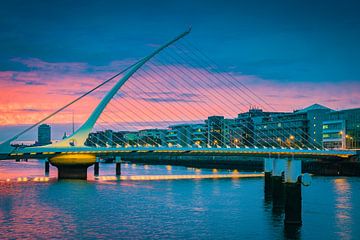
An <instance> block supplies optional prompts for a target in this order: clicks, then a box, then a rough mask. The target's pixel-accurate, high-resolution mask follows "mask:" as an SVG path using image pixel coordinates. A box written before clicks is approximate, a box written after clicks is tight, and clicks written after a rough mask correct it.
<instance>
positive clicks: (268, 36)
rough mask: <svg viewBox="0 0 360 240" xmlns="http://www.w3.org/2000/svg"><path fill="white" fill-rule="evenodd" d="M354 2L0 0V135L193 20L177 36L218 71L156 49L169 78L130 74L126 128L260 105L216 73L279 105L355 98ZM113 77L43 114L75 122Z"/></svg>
mask: <svg viewBox="0 0 360 240" xmlns="http://www.w3.org/2000/svg"><path fill="white" fill-rule="evenodd" d="M359 12H360V6H359V4H358V3H357V1H288V0H286V1H285V0H284V1H267V0H264V1H223V0H222V1H221V0H217V1H193V0H192V1H190V0H183V1H66V0H64V1H16V0H12V1H2V4H1V8H0V89H1V94H0V141H1V140H4V138H6V137H9V136H11V134H15V133H17V131H18V130H19V129H21V128H22V127H23V125H24V124H25V125H26V124H31V123H34V122H36V121H38V120H40V119H41V118H43V117H45V116H46V115H47V114H50V113H51V112H52V111H54V110H56V109H57V108H59V107H61V106H63V105H65V104H66V103H67V102H69V101H71V100H73V99H74V98H75V97H77V96H79V95H80V94H81V93H84V92H86V91H87V90H90V89H91V88H92V87H94V86H96V85H97V84H99V83H101V82H102V81H104V80H106V79H107V78H109V77H111V76H112V75H113V74H114V73H116V72H119V71H120V70H121V69H123V68H124V67H126V66H128V65H129V64H131V63H133V62H134V61H135V60H137V59H139V58H141V57H143V56H145V55H147V54H149V53H150V52H151V51H153V50H154V49H156V47H158V46H159V45H161V44H163V43H165V42H166V41H168V40H170V39H172V38H173V37H174V36H176V35H177V34H179V33H181V32H183V31H184V30H186V29H187V28H188V27H189V26H192V32H191V34H190V35H189V36H188V37H187V39H186V41H185V42H184V44H185V46H190V45H187V44H188V42H190V43H191V44H194V45H191V46H196V47H197V48H199V49H200V50H201V51H202V52H203V53H206V55H208V56H210V57H211V59H213V60H214V61H215V62H216V63H217V65H218V66H220V67H221V68H220V70H219V71H220V73H219V72H214V71H212V70H209V69H207V68H203V67H202V66H200V65H197V66H191V65H190V64H186V63H183V64H179V63H174V62H173V63H171V61H167V60H169V59H170V58H169V56H170V55H168V57H166V56H163V57H162V56H159V57H158V59H154V61H153V62H152V63H150V64H149V67H150V68H151V66H152V65H151V64H154V65H153V66H154V67H153V68H154V69H155V68H157V69H158V70H159V71H164V72H165V74H166V73H167V74H166V75H167V76H168V77H167V78H164V79H161V77H159V76H152V77H151V76H143V77H141V76H134V78H133V79H132V82H131V81H130V82H129V83H127V85H125V86H124V89H122V90H121V91H122V92H121V93H120V94H119V96H118V99H117V101H118V102H117V104H113V107H114V108H116V109H117V111H119V112H120V113H122V114H119V115H121V117H122V119H120V121H119V120H118V121H119V122H122V123H123V125H122V126H123V127H124V129H125V128H131V129H137V128H142V127H147V126H155V125H154V124H148V122H160V121H162V120H165V121H168V122H169V123H170V122H176V121H179V122H181V121H196V120H199V119H204V118H205V117H207V116H209V115H215V114H218V115H225V116H227V117H236V115H237V114H238V113H240V112H244V111H246V110H247V108H248V107H250V105H253V106H256V107H262V106H259V105H257V104H255V103H254V104H249V103H248V102H246V101H245V102H244V99H243V98H244V95H242V96H240V95H241V94H242V93H241V92H240V91H239V90H237V89H234V86H233V84H232V83H230V82H228V83H223V84H220V83H219V84H218V85H216V82H214V81H215V80H216V79H218V78H217V77H216V74H218V76H221V75H222V73H223V74H230V75H231V76H232V79H233V80H234V81H239V82H241V83H242V84H245V85H246V86H247V87H249V88H250V89H252V91H254V92H255V93H256V94H257V95H259V96H261V97H262V98H263V99H264V100H265V101H266V102H267V103H268V104H269V105H271V106H272V107H273V108H274V109H276V110H278V111H292V110H294V109H300V108H304V107H307V106H308V105H311V104H313V103H319V104H322V105H325V106H327V107H330V108H332V109H343V108H355V107H359V106H360V93H359V92H360V68H359V66H360V60H359V56H360V47H359V42H360V18H359ZM169 50H171V49H169ZM175 50H176V49H175ZM170 60H171V59H170ZM155 66H156V67H155ZM174 68H175V69H174ZM182 69H183V70H184V71H188V72H189V73H192V74H195V75H198V76H201V79H205V78H206V79H209V82H211V83H212V84H214V85H213V86H207V83H205V82H204V83H202V82H201V81H199V79H198V80H196V79H191V78H188V82H186V81H185V82H184V80H183V79H181V78H180V77H179V76H178V77H177V76H176V75H177V74H176V71H178V72H182ZM144 74H145V73H144ZM214 75H215V76H214ZM211 79H212V80H211ZM174 83H176V84H177V85H176V87H174V86H173V84H174ZM187 83H190V84H187ZM238 86H239V85H238ZM109 87H110V86H108V87H106V88H105V89H101V91H100V92H99V93H97V94H93V95H91V96H89V97H88V98H86V100H85V101H83V102H79V103H78V104H76V105H75V106H73V107H72V108H71V109H69V110H68V111H65V112H64V113H62V114H60V115H59V116H57V117H55V118H54V119H53V120H50V121H49V123H52V124H58V125H59V126H60V124H62V123H64V124H68V123H70V122H71V121H72V114H73V112H74V116H75V121H76V122H77V125H79V124H80V123H81V122H83V121H84V120H85V119H86V116H87V115H88V114H89V113H90V112H91V110H92V109H93V108H94V107H95V106H96V103H98V102H99V100H100V98H101V96H103V94H104V93H105V92H106V89H108V88H109ZM214 94H217V95H218V96H223V97H222V98H221V99H217V98H216V97H213V95H214ZM224 96H225V97H224ZM219 101H220V102H219ZM230 102H231V103H230ZM209 105H211V106H212V107H211V108H210V107H209ZM117 107H118V108H117ZM127 108H129V109H127ZM171 109H177V111H175V112H174V111H171ZM113 110H114V109H113ZM266 110H271V109H266ZM186 111H188V112H186ZM104 119H105V117H104ZM109 119H112V117H111V116H108V118H107V119H105V120H106V121H109ZM105 120H104V121H105ZM134 121H137V122H139V124H138V125H136V123H135V124H134V123H133V122H134ZM126 123H128V124H127V125H126ZM131 123H132V124H133V126H129V124H130V125H131ZM135 125H136V126H135ZM63 129H64V128H61V127H60V130H59V132H63ZM121 130H123V129H121ZM59 134H60V133H59Z"/></svg>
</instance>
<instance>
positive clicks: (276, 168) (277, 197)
mask: <svg viewBox="0 0 360 240" xmlns="http://www.w3.org/2000/svg"><path fill="white" fill-rule="evenodd" d="M285 163H286V160H285V159H282V158H273V171H272V176H271V187H272V198H273V210H274V211H275V212H279V213H282V211H283V207H284V202H285V189H284V184H283V173H284V171H285Z"/></svg>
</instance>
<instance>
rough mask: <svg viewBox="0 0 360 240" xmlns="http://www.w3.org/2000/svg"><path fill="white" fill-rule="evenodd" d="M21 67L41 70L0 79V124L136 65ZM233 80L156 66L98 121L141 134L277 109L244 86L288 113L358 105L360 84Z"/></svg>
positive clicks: (65, 116) (79, 114) (65, 117)
mask: <svg viewBox="0 0 360 240" xmlns="http://www.w3.org/2000/svg"><path fill="white" fill-rule="evenodd" d="M16 61H19V62H21V63H23V64H25V65H26V66H28V67H31V68H36V71H35V70H33V71H30V72H26V71H3V72H0V87H1V89H2V94H1V95H0V113H1V114H0V125H13V124H20V123H21V124H31V123H34V122H36V121H38V120H40V119H41V118H43V117H45V116H46V115H48V114H50V113H51V112H52V111H54V110H56V109H58V108H59V107H61V106H63V105H65V104H66V103H68V102H70V101H71V100H73V99H74V98H75V97H77V96H79V95H80V94H81V93H82V92H86V91H88V90H90V89H91V88H93V87H95V86H96V85H98V84H99V83H101V82H102V81H103V80H105V79H106V78H108V77H110V76H112V75H113V74H114V73H115V72H116V71H119V70H120V69H122V68H123V67H124V66H126V65H127V64H129V63H132V62H133V61H117V62H113V63H111V64H110V65H109V66H89V65H88V64H85V63H48V62H44V61H42V60H39V59H25V60H24V59H16ZM151 69H152V70H153V71H151ZM155 70H156V71H157V72H158V74H155V73H154V72H155ZM88 71H89V72H90V73H89V72H88ZM230 74H231V75H232V77H229V75H226V76H224V74H223V73H209V72H208V71H207V70H206V69H199V68H191V67H185V66H174V65H172V66H164V65H160V64H159V63H157V62H154V63H152V64H149V65H147V67H145V68H144V71H139V73H137V74H135V75H134V76H133V78H132V79H130V80H129V81H128V82H127V83H126V84H125V85H124V86H123V88H122V89H121V90H120V96H118V97H117V98H116V99H115V100H113V101H112V102H111V104H110V105H109V106H108V108H107V109H106V111H105V114H104V115H103V116H102V118H101V121H103V124H106V122H110V123H111V122H114V120H116V122H118V123H119V124H125V123H129V122H130V123H131V122H137V124H136V125H137V128H141V127H144V126H146V127H149V126H151V124H149V122H154V123H155V122H159V121H168V122H171V121H180V122H183V121H188V122H191V121H198V120H199V119H205V118H207V117H208V116H211V115H224V116H226V117H236V115H237V114H238V113H240V112H244V111H247V110H248V108H249V107H250V106H258V107H263V108H264V109H265V110H272V109H271V108H270V107H268V106H267V105H266V104H264V103H263V102H262V101H261V100H258V99H257V98H256V97H253V96H252V94H251V93H249V92H248V90H247V89H245V88H244V87H243V86H242V85H241V83H242V84H245V85H246V86H247V87H248V88H250V89H251V90H252V91H253V92H255V93H256V94H257V95H258V96H261V97H262V98H263V99H264V100H266V102H268V103H269V105H271V106H272V107H273V108H275V109H276V110H279V111H291V110H293V109H299V108H303V107H306V106H308V105H311V104H313V103H320V104H324V105H326V106H328V107H331V108H335V109H338V108H351V107H358V105H359V99H360V98H359V90H360V89H359V88H360V87H359V84H358V83H357V82H347V83H346V84H343V85H341V86H339V85H338V84H334V83H291V84H281V83H279V82H278V81H269V80H264V79H261V78H258V77H256V76H248V75H241V74H234V73H230ZM112 84H114V82H113V83H111V84H109V86H106V87H104V88H102V89H100V92H99V93H97V94H92V95H90V96H88V97H86V98H85V99H83V100H82V101H80V102H79V103H77V104H76V105H74V106H73V107H71V108H70V109H69V110H68V111H64V112H63V113H61V114H59V115H58V116H56V117H54V119H51V121H50V122H51V123H69V122H71V120H72V118H71V116H72V112H73V111H74V112H75V116H76V121H77V122H79V123H81V122H84V121H85V120H86V118H87V116H88V115H89V114H90V113H91V111H92V110H93V109H94V108H95V106H96V105H97V103H98V102H99V100H100V98H101V97H102V96H103V95H104V94H105V93H106V92H107V90H108V89H109V88H110V87H111V86H112ZM255 99H256V100H255ZM141 123H143V124H141Z"/></svg>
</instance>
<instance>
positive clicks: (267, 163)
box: [264, 158, 274, 201]
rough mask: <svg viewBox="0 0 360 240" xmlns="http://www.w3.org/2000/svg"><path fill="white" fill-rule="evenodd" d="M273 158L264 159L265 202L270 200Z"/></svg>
mask: <svg viewBox="0 0 360 240" xmlns="http://www.w3.org/2000/svg"><path fill="white" fill-rule="evenodd" d="M273 161H274V160H273V158H264V174H265V179H264V194H265V201H270V200H271V199H272V178H271V176H272V171H273Z"/></svg>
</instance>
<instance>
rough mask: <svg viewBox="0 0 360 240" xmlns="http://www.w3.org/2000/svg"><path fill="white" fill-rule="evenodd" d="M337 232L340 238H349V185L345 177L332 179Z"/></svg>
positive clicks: (350, 236) (350, 206)
mask: <svg viewBox="0 0 360 240" xmlns="http://www.w3.org/2000/svg"><path fill="white" fill-rule="evenodd" d="M333 182H334V187H335V193H336V197H335V208H336V215H335V217H336V227H337V228H338V231H337V234H338V236H339V237H340V238H341V239H351V238H352V234H351V224H352V218H351V211H352V205H351V187H350V184H349V183H348V181H347V179H346V178H337V179H334V181H333Z"/></svg>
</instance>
